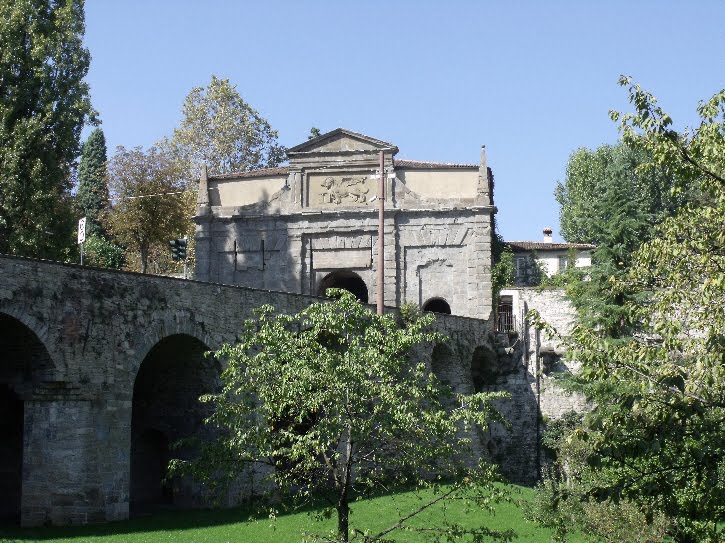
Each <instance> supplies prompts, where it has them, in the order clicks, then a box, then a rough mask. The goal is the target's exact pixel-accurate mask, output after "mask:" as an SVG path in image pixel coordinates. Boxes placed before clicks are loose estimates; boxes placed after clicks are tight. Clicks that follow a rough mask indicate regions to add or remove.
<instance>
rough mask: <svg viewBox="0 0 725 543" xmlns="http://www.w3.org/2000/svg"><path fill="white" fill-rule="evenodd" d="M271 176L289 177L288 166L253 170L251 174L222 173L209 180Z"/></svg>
mask: <svg viewBox="0 0 725 543" xmlns="http://www.w3.org/2000/svg"><path fill="white" fill-rule="evenodd" d="M270 175H287V166H280V167H278V168H262V169H261V170H252V171H249V172H231V173H222V174H219V175H210V176H209V179H244V178H246V177H267V176H270Z"/></svg>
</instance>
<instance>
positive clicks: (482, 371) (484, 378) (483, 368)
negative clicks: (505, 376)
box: [471, 346, 501, 392]
mask: <svg viewBox="0 0 725 543" xmlns="http://www.w3.org/2000/svg"><path fill="white" fill-rule="evenodd" d="M500 374H501V370H500V367H499V362H498V357H497V356H496V353H495V352H494V351H493V350H491V349H490V348H488V347H483V346H481V347H476V348H475V350H474V351H473V356H472V357H471V380H472V381H473V390H474V391H475V392H481V391H482V390H485V389H487V388H489V387H493V386H496V382H497V380H498V377H499V375H500Z"/></svg>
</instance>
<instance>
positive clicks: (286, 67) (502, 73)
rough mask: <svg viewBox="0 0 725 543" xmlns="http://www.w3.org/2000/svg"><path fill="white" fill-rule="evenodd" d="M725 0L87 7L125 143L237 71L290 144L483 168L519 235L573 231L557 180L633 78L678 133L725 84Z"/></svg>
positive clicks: (96, 56) (107, 116) (161, 128)
mask: <svg viewBox="0 0 725 543" xmlns="http://www.w3.org/2000/svg"><path fill="white" fill-rule="evenodd" d="M724 22H725V1H723V0H718V1H706V0H702V1H694V0H693V1H682V2H669V1H666V0H660V1H636V0H629V1H615V0H607V1H601V2H593V1H584V0H578V1H567V2H564V1H556V0H551V1H545V2H544V1H530V2H514V1H500V2H491V1H453V0H450V1H447V2H444V1H437V2H433V1H424V0H419V1H392V0H390V1H382V0H381V1H363V0H358V1H356V2H350V1H344V0H337V1H326V2H322V1H314V0H306V1H301V0H297V1H287V2H283V1H271V0H266V1H261V0H260V1H257V2H242V1H231V0H229V1H222V0H206V1H201V0H199V1H193V2H192V1H184V0H153V1H151V0H143V1H138V0H124V1H111V0H87V1H86V27H87V28H86V43H87V46H88V47H89V49H90V52H91V56H92V61H91V69H90V73H89V76H88V81H89V82H90V85H91V93H92V99H93V103H94V106H95V108H96V109H97V110H98V111H99V112H100V117H101V120H102V123H103V124H102V128H103V130H104V132H105V135H106V138H107V141H108V145H109V151H112V150H113V149H114V148H115V147H116V146H117V145H124V146H127V147H133V146H137V145H141V146H144V147H146V146H149V145H152V144H153V143H155V142H156V141H158V140H159V139H161V138H162V137H163V136H170V135H171V134H172V132H173V129H174V127H175V126H176V125H177V124H178V123H179V120H180V114H181V113H180V112H181V105H182V102H183V100H184V97H185V96H186V94H187V93H188V92H189V90H190V89H191V88H192V87H194V86H200V85H206V84H207V83H208V82H209V80H210V79H211V74H215V75H217V76H218V77H222V78H229V79H230V80H231V81H232V82H233V83H234V84H236V85H237V89H238V90H239V92H240V94H241V95H242V97H243V98H244V99H245V100H246V101H247V102H249V103H250V104H251V105H252V106H253V107H254V108H256V109H257V110H258V111H259V112H260V113H261V114H262V115H263V116H264V117H265V118H267V120H268V121H269V122H270V124H271V125H272V127H273V128H275V129H276V130H278V132H279V137H280V142H281V143H282V144H284V145H287V146H293V145H296V144H298V143H301V142H302V141H304V140H306V138H307V135H308V134H309V129H310V127H312V126H317V127H319V128H320V129H321V130H322V131H323V132H325V131H328V130H332V129H334V128H337V127H344V128H349V129H351V130H354V131H357V132H362V133H365V134H368V135H370V136H373V137H375V138H379V139H383V140H386V141H389V142H392V143H394V144H396V145H397V146H398V147H399V149H400V152H399V154H398V158H409V159H417V160H433V161H444V162H467V163H477V162H478V159H479V150H480V146H481V145H482V144H485V145H486V148H487V155H488V163H489V166H490V167H491V168H493V171H494V175H495V178H496V204H497V206H498V208H499V214H498V220H499V226H500V229H501V231H502V233H503V235H504V237H505V238H506V239H509V240H538V239H539V238H540V237H541V230H542V228H543V227H544V226H552V227H553V228H554V231H555V238H557V239H558V236H557V234H558V226H559V218H558V206H557V204H556V202H555V200H554V197H553V190H554V185H555V183H556V181H558V180H563V178H564V173H565V168H566V162H567V159H568V157H569V155H570V154H571V153H572V152H573V151H574V150H576V149H577V148H578V147H582V146H586V147H590V148H593V147H596V146H598V145H600V144H602V143H614V142H615V141H616V140H617V137H618V134H617V128H616V125H615V124H614V123H613V122H612V121H611V120H609V116H608V111H609V110H610V109H619V110H623V109H625V110H626V109H628V107H629V106H628V104H627V96H626V92H625V90H624V89H623V88H621V87H619V86H618V85H617V79H618V77H619V75H620V74H628V75H632V76H634V77H635V79H636V81H637V82H639V83H640V84H641V85H642V86H644V87H645V88H647V89H649V90H650V91H652V92H653V93H654V94H655V96H657V97H658V98H659V101H660V103H661V104H662V105H663V107H664V108H665V109H666V111H668V112H669V113H670V114H671V116H672V117H673V118H674V120H675V123H676V125H677V128H683V127H684V126H686V125H692V124H693V123H695V122H696V120H697V116H696V111H695V107H696V105H697V102H698V100H701V99H706V98H709V97H710V96H711V95H712V94H714V93H715V92H716V91H717V90H718V89H720V88H722V87H723V86H724V85H725V24H723V23H724Z"/></svg>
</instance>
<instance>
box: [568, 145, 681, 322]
mask: <svg viewBox="0 0 725 543" xmlns="http://www.w3.org/2000/svg"><path fill="white" fill-rule="evenodd" d="M650 160H651V155H650V154H649V152H648V150H647V149H644V148H642V147H641V146H636V145H635V142H620V143H618V144H617V145H614V146H612V145H602V146H601V147H599V148H597V149H596V150H594V151H590V150H589V149H584V148H582V149H579V150H578V151H576V152H575V153H574V154H573V155H572V156H571V157H570V158H569V162H568V164H567V173H566V180H565V182H564V183H558V184H557V187H556V191H555V196H556V199H557V201H558V202H559V204H560V206H561V210H560V219H561V231H562V235H563V236H564V238H565V239H566V240H567V241H569V242H574V243H593V244H595V245H596V246H597V248H596V249H595V251H594V253H593V255H592V262H593V267H592V268H591V269H587V270H581V269H580V270H575V271H573V272H571V273H568V274H566V277H565V279H569V280H570V281H568V283H567V294H568V295H569V297H570V298H571V299H572V301H573V302H574V305H575V307H576V308H577V311H578V314H579V319H580V320H581V321H582V322H585V323H587V324H590V325H593V326H598V327H601V328H602V329H604V330H605V331H606V332H607V333H608V334H609V335H612V336H620V335H621V336H626V335H628V334H629V332H630V323H629V322H628V321H627V318H626V311H624V310H623V306H624V304H625V303H626V302H628V301H631V300H633V299H634V297H635V293H631V292H626V291H617V292H615V291H614V290H613V289H612V287H611V285H612V281H613V280H614V279H617V278H621V277H622V276H623V274H625V273H626V271H627V270H628V269H629V267H630V266H631V263H632V262H631V261H632V254H633V253H634V251H635V250H636V249H637V248H638V247H639V245H640V244H641V243H642V242H643V241H646V240H648V239H650V238H651V237H652V235H653V234H654V232H655V226H656V225H657V224H659V223H660V222H662V220H663V219H665V218H666V217H668V216H672V214H673V213H674V212H675V211H676V210H677V209H678V208H679V207H681V206H682V205H683V203H684V202H685V201H686V199H687V198H688V197H689V196H690V193H691V192H692V191H685V192H675V191H673V190H672V188H673V187H674V186H675V182H674V177H673V176H672V172H671V169H669V168H666V167H664V166H663V165H661V166H659V167H656V168H647V169H644V168H641V167H640V166H641V165H642V164H645V163H649V161H650ZM583 277H586V278H587V280H586V281H582V278H583Z"/></svg>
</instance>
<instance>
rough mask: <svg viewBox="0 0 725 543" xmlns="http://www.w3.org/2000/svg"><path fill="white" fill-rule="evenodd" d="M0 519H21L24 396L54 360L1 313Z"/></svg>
mask: <svg viewBox="0 0 725 543" xmlns="http://www.w3.org/2000/svg"><path fill="white" fill-rule="evenodd" d="M0 355H1V357H0V522H2V523H12V524H19V523H20V502H21V497H22V492H23V475H22V473H23V453H24V451H23V430H24V402H23V400H24V399H27V398H29V397H30V395H31V393H32V390H33V384H34V383H37V382H39V381H41V380H42V379H43V376H44V375H49V373H50V372H51V371H52V368H53V363H52V360H51V358H50V355H49V354H48V351H47V350H46V348H45V346H44V345H43V343H42V342H41V341H40V339H38V336H36V335H35V333H34V332H33V331H32V330H30V328H28V327H27V326H25V325H24V324H23V323H22V322H20V321H19V320H17V319H15V318H13V317H10V316H9V315H5V314H1V313H0Z"/></svg>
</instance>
